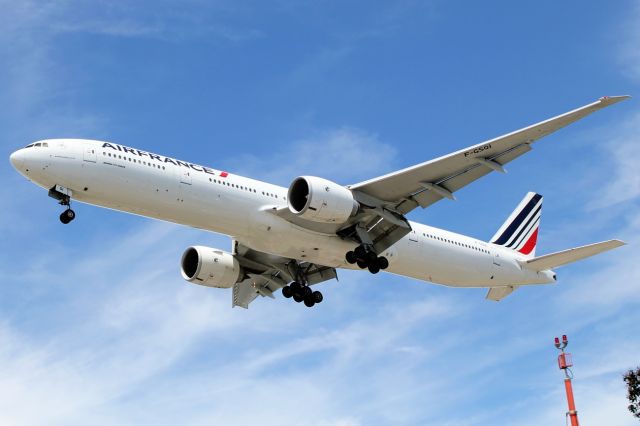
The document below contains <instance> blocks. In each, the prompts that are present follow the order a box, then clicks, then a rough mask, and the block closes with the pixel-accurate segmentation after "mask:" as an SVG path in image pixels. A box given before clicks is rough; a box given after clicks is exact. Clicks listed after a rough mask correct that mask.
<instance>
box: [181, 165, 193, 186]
mask: <svg viewBox="0 0 640 426" xmlns="http://www.w3.org/2000/svg"><path fill="white" fill-rule="evenodd" d="M179 173H180V183H183V184H185V185H191V183H192V181H191V170H189V169H180V172H179Z"/></svg>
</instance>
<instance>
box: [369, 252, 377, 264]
mask: <svg viewBox="0 0 640 426" xmlns="http://www.w3.org/2000/svg"><path fill="white" fill-rule="evenodd" d="M377 262H378V255H377V254H375V253H374V252H372V251H370V252H369V253H367V263H368V264H369V265H373V264H375V263H377Z"/></svg>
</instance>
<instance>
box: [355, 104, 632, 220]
mask: <svg viewBox="0 0 640 426" xmlns="http://www.w3.org/2000/svg"><path fill="white" fill-rule="evenodd" d="M627 98H629V96H611V97H604V98H600V99H599V100H597V101H596V102H593V103H591V104H589V105H585V106H583V107H581V108H578V109H575V110H573V111H569V112H567V113H565V114H562V115H559V116H557V117H553V118H550V119H548V120H545V121H542V122H540V123H538V124H534V125H532V126H529V127H525V128H524V129H521V130H517V131H515V132H512V133H509V134H507V135H504V136H500V137H498V138H495V139H491V140H489V141H486V142H483V143H480V144H478V145H473V146H470V147H468V148H465V149H462V150H460V151H457V152H454V153H452V154H449V155H445V156H444V157H440V158H436V159H435V160H431V161H427V162H425V163H421V164H418V165H415V166H413V167H409V168H406V169H404V170H400V171H397V172H394V173H390V174H387V175H385V176H381V177H378V178H375V179H371V180H368V181H366V182H361V183H358V184H355V185H352V186H350V188H351V189H352V190H353V191H354V192H360V193H364V194H366V195H368V196H371V197H375V198H376V199H378V200H382V201H383V202H385V203H388V208H390V209H391V210H393V211H395V212H397V213H400V214H403V215H404V214H406V213H408V212H410V211H411V210H413V209H415V208H416V207H418V206H420V207H423V208H424V207H428V206H430V205H431V204H433V203H435V202H436V201H439V200H441V199H442V198H450V199H454V198H455V197H454V195H453V193H454V192H455V191H457V190H459V189H460V188H463V187H465V186H467V185H468V184H470V183H471V182H474V181H475V180H477V179H479V178H481V177H482V176H484V175H486V174H488V173H490V172H492V171H498V172H504V168H503V166H504V165H505V164H507V163H509V162H510V161H512V160H514V159H516V158H518V157H520V156H521V155H522V154H524V153H526V152H528V151H530V150H531V144H532V143H533V142H535V141H537V140H538V139H540V138H542V137H545V136H547V135H549V134H551V133H553V132H555V131H556V130H558V129H561V128H563V127H565V126H567V125H569V124H571V123H573V122H575V121H577V120H580V119H581V118H584V117H586V116H587V115H589V114H591V113H592V112H595V111H598V110H600V109H602V108H605V107H607V106H610V105H613V104H615V103H618V102H620V101H623V100H625V99H627Z"/></svg>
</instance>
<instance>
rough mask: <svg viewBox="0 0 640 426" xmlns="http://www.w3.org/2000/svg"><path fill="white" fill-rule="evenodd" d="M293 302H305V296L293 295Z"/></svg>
mask: <svg viewBox="0 0 640 426" xmlns="http://www.w3.org/2000/svg"><path fill="white" fill-rule="evenodd" d="M293 300H295V301H296V302H298V303H300V302H302V301H303V300H304V296H303V295H301V294H300V293H293Z"/></svg>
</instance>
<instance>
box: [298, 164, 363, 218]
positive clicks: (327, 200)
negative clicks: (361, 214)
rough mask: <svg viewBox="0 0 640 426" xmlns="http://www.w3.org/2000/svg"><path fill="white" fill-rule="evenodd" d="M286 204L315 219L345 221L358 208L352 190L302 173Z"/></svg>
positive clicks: (300, 214)
mask: <svg viewBox="0 0 640 426" xmlns="http://www.w3.org/2000/svg"><path fill="white" fill-rule="evenodd" d="M287 203H288V205H289V210H290V211H291V213H293V214H295V215H298V216H300V217H302V218H303V219H308V220H311V221H314V222H324V223H338V224H341V223H345V222H346V221H347V220H348V219H349V218H350V217H351V216H353V215H355V214H356V213H357V211H358V207H359V204H358V202H357V201H356V200H355V199H354V198H353V194H352V193H351V191H350V190H348V189H347V188H345V187H344V186H341V185H338V184H337V183H334V182H331V181H329V180H326V179H322V178H319V177H315V176H300V177H297V178H295V179H294V180H293V182H292V183H291V186H289V192H288V194H287Z"/></svg>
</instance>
